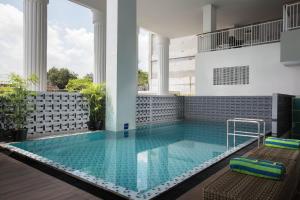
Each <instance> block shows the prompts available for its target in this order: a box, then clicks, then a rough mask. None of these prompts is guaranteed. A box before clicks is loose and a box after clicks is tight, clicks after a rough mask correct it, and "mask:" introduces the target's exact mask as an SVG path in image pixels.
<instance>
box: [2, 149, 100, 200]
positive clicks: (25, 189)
mask: <svg viewBox="0 0 300 200" xmlns="http://www.w3.org/2000/svg"><path fill="white" fill-rule="evenodd" d="M0 199H3V200H4V199H7V200H19V199H20V200H41V199H43V200H68V199H70V200H77V199H78V200H99V198H97V197H95V196H93V195H92V194H90V193H87V192H85V191H83V190H80V189H78V188H76V187H74V186H72V185H69V184H68V183H66V182H63V181H61V180H59V179H57V178H54V177H52V176H50V175H47V174H45V173H43V172H41V171H39V170H37V169H35V168H32V167H30V166H28V165H26V164H24V163H22V162H19V161H17V160H15V159H13V158H10V157H8V156H7V155H5V154H3V153H1V152H0Z"/></svg>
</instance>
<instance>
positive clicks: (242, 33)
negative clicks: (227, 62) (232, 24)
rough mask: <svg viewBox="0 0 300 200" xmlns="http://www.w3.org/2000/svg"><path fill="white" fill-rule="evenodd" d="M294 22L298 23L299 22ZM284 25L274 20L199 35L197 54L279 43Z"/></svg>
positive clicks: (280, 21)
mask: <svg viewBox="0 0 300 200" xmlns="http://www.w3.org/2000/svg"><path fill="white" fill-rule="evenodd" d="M298 16H299V15H298ZM285 20H286V19H285ZM296 21H297V23H299V20H296ZM284 24H285V22H283V21H282V20H275V21H270V22H265V23H261V24H256V25H250V26H245V27H240V28H233V29H229V30H225V31H217V32H213V33H205V34H201V35H199V36H198V52H206V51H215V50H216V51H217V50H224V49H228V48H236V47H244V46H253V45H257V44H265V43H271V42H277V41H280V33H281V32H282V29H284ZM299 26H300V25H299ZM249 31H250V32H249ZM230 33H232V34H230Z"/></svg>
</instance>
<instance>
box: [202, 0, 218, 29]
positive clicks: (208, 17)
mask: <svg viewBox="0 0 300 200" xmlns="http://www.w3.org/2000/svg"><path fill="white" fill-rule="evenodd" d="M202 12H203V25H202V26H203V27H202V28H203V33H207V32H212V31H215V30H216V26H217V24H216V8H215V7H214V6H213V5H212V4H208V5H205V6H203V7H202Z"/></svg>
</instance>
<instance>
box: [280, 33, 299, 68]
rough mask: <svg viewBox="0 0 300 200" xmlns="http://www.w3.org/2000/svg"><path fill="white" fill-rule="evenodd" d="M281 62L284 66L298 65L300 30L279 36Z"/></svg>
mask: <svg viewBox="0 0 300 200" xmlns="http://www.w3.org/2000/svg"><path fill="white" fill-rule="evenodd" d="M281 62H283V63H284V64H285V65H300V29H296V30H290V31H286V32H283V33H282V34H281Z"/></svg>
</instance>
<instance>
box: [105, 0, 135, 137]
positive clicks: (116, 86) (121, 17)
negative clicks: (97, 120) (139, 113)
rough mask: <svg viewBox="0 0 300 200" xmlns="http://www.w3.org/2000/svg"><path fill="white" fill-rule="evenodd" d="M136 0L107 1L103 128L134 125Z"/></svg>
mask: <svg viewBox="0 0 300 200" xmlns="http://www.w3.org/2000/svg"><path fill="white" fill-rule="evenodd" d="M136 9H137V8H136V0H109V1H107V22H106V25H107V26H106V27H107V34H106V49H107V51H106V69H107V70H106V94H107V95H106V129H107V130H110V131H120V130H123V127H124V124H126V123H128V124H129V129H134V128H135V118H136V116H135V114H136V95H137V65H138V63H137V31H136V30H137V16H136Z"/></svg>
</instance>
